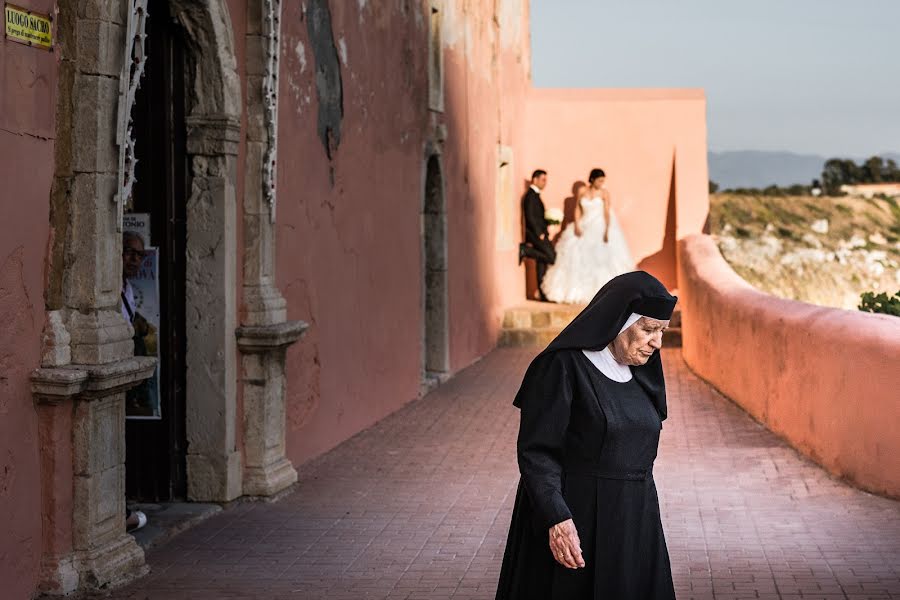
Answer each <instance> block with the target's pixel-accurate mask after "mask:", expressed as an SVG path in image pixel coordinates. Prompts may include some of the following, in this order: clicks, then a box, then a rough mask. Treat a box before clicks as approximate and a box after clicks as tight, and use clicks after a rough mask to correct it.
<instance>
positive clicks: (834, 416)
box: [678, 235, 900, 498]
mask: <svg viewBox="0 0 900 600" xmlns="http://www.w3.org/2000/svg"><path fill="white" fill-rule="evenodd" d="M678 280H679V292H680V301H679V306H680V307H681V309H682V314H683V329H684V347H683V353H684V358H685V361H686V362H687V364H688V366H690V368H691V369H692V370H693V371H694V372H695V373H697V375H699V376H700V377H702V378H703V379H705V380H706V381H708V382H709V383H710V384H712V385H713V386H715V387H716V388H717V389H718V390H719V391H721V392H722V393H723V394H724V395H726V396H727V397H728V398H730V399H731V400H733V401H734V402H735V403H737V404H738V405H739V406H741V407H742V408H743V409H744V410H746V411H747V412H749V413H750V414H751V415H752V416H753V417H754V418H756V419H757V420H759V421H760V422H762V423H763V424H765V425H766V426H767V427H768V428H769V429H771V430H772V431H773V432H775V433H777V434H778V435H780V436H782V437H783V438H785V439H786V440H787V441H788V442H789V443H790V444H791V445H792V446H794V447H795V448H796V449H797V450H799V451H800V452H802V453H803V454H805V455H806V456H808V457H810V458H811V459H812V460H814V461H815V462H817V463H819V464H820V465H822V466H823V467H825V468H826V469H827V470H828V471H830V472H831V473H833V474H835V475H837V476H840V477H843V478H846V479H848V480H850V481H852V482H853V483H855V484H856V485H858V486H859V487H861V488H863V489H866V490H868V491H871V492H875V493H878V494H884V495H887V496H891V497H894V498H898V497H900V435H898V431H897V426H898V422H900V419H898V416H900V319H898V318H896V317H892V316H887V315H874V314H868V313H862V312H854V311H849V310H842V309H835V308H826V307H821V306H814V305H812V304H806V303H803V302H795V301H791V300H783V299H780V298H775V297H773V296H770V295H768V294H764V293H762V292H760V291H758V290H756V289H755V288H753V287H752V286H750V285H749V284H748V283H747V282H745V281H744V280H743V279H741V278H740V277H739V276H738V275H737V274H735V272H734V271H732V270H731V267H729V266H728V264H727V263H726V262H725V260H724V259H723V258H722V256H721V254H720V253H719V250H718V248H717V247H716V245H715V243H714V242H713V240H712V238H710V237H709V236H704V235H692V236H689V237H687V238H685V239H683V240H681V241H680V242H679V265H678Z"/></svg>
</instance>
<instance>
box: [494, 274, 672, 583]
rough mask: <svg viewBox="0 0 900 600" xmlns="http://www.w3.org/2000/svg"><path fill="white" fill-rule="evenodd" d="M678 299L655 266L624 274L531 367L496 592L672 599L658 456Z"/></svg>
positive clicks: (521, 396)
mask: <svg viewBox="0 0 900 600" xmlns="http://www.w3.org/2000/svg"><path fill="white" fill-rule="evenodd" d="M676 301H677V298H675V297H674V296H672V295H671V294H669V292H668V291H667V290H666V288H665V287H664V286H663V285H662V284H661V283H660V282H659V281H658V280H657V279H655V278H654V277H653V276H651V275H649V274H648V273H645V272H643V271H636V272H633V273H626V274H625V275H620V276H618V277H616V278H614V279H612V280H611V281H610V282H609V283H607V284H606V285H605V286H603V288H602V289H601V290H600V291H599V292H598V293H597V295H596V296H595V297H594V299H593V300H592V301H591V303H590V304H589V305H588V306H587V307H586V308H585V309H584V310H583V311H582V312H581V313H580V314H579V315H578V317H576V318H575V320H574V321H572V323H571V324H570V325H569V326H568V327H567V328H566V329H565V330H563V332H562V333H560V334H559V336H558V337H557V338H556V339H555V340H554V341H553V342H552V343H551V344H550V345H549V346H548V347H547V349H546V350H544V351H543V352H542V353H541V354H540V355H538V356H537V358H535V359H534V361H532V363H531V365H530V366H529V367H528V370H527V372H526V373H525V378H524V380H523V381H522V387H521V388H520V389H519V392H518V394H517V395H516V399H515V401H514V402H513V404H514V405H515V406H517V407H518V408H519V409H520V411H521V415H520V416H521V422H520V425H519V437H518V444H517V449H518V460H519V471H520V473H521V479H520V481H519V489H518V492H517V494H516V501H515V507H514V509H513V516H512V523H511V524H510V528H509V537H508V538H507V543H506V552H505V554H504V556H503V566H502V568H501V572H500V582H499V586H498V590H497V599H498V600H528V599H534V600H549V599H558V600H562V599H566V600H581V599H585V600H587V599H594V600H607V599H608V600H663V599H666V600H671V599H674V598H675V592H674V589H673V585H672V573H671V567H670V564H669V554H668V551H667V549H666V541H665V538H664V536H663V529H662V523H661V521H660V515H659V500H658V498H657V495H656V486H655V484H654V483H653V461H654V459H655V458H656V452H657V447H658V445H659V436H660V431H661V429H662V421H663V419H665V418H666V393H665V381H664V379H663V369H662V360H661V358H660V353H659V349H660V347H661V345H662V335H663V331H665V329H666V327H668V324H669V319H670V318H671V317H672V311H673V310H674V309H675V303H676Z"/></svg>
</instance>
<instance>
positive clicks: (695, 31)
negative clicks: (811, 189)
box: [531, 0, 900, 157]
mask: <svg viewBox="0 0 900 600" xmlns="http://www.w3.org/2000/svg"><path fill="white" fill-rule="evenodd" d="M531 44H532V77H533V81H534V85H535V86H537V87H700V88H704V89H705V90H706V98H707V124H708V131H709V149H710V150H713V151H723V150H778V151H790V152H798V153H811V154H821V155H827V156H848V157H850V156H859V157H862V156H870V155H872V154H877V153H879V152H884V151H894V152H896V151H900V0H857V1H854V2H851V1H850V0H616V1H612V0H531Z"/></svg>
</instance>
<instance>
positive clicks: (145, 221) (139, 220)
mask: <svg viewBox="0 0 900 600" xmlns="http://www.w3.org/2000/svg"><path fill="white" fill-rule="evenodd" d="M122 231H132V232H134V233H136V234H138V235H139V236H141V241H142V242H144V246H149V245H150V213H126V214H124V215H122Z"/></svg>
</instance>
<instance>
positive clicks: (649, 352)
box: [609, 317, 669, 367]
mask: <svg viewBox="0 0 900 600" xmlns="http://www.w3.org/2000/svg"><path fill="white" fill-rule="evenodd" d="M668 327H669V322H668V321H659V320H657V319H651V318H650V317H641V318H640V319H638V320H637V321H636V322H635V323H634V324H633V325H632V326H631V327H629V328H628V329H626V330H625V331H623V332H622V333H620V334H619V335H618V336H617V337H616V339H614V340H613V341H612V343H611V344H610V345H609V349H610V351H611V352H612V355H613V357H614V358H615V359H616V360H617V361H618V362H619V363H621V364H623V365H630V366H633V367H639V366H641V365H643V364H646V363H647V361H648V360H650V357H651V356H653V353H654V352H656V351H657V350H659V349H660V348H662V336H663V331H665V330H666V328H668Z"/></svg>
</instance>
